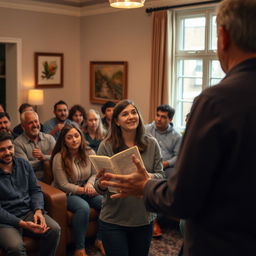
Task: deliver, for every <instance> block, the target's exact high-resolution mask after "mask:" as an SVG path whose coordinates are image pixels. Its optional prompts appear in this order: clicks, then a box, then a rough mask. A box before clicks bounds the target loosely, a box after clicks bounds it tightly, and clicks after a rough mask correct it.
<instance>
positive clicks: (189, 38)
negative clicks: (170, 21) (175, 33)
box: [181, 17, 205, 51]
mask: <svg viewBox="0 0 256 256" xmlns="http://www.w3.org/2000/svg"><path fill="white" fill-rule="evenodd" d="M181 31H183V37H181V38H182V42H183V43H182V44H181V45H182V47H181V50H184V51H191V50H204V48H205V17H200V18H186V19H183V21H182V29H181Z"/></svg>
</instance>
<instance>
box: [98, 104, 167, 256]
mask: <svg viewBox="0 0 256 256" xmlns="http://www.w3.org/2000/svg"><path fill="white" fill-rule="evenodd" d="M135 145H137V146H138V148H139V150H140V153H141V157H142V159H143V162H144V165H145V168H146V169H147V171H148V173H149V175H150V176H152V177H153V178H163V173H164V172H163V166H162V159H161V155H160V149H159V146H158V144H157V142H156V140H155V139H154V138H153V137H152V136H149V135H146V134H145V129H144V124H143V121H142V118H141V115H140V113H139V111H138V109H137V107H136V106H135V104H134V103H133V102H132V101H130V100H123V101H121V102H119V103H118V104H117V105H116V106H115V108H114V112H113V118H112V123H111V128H110V133H109V134H108V136H107V138H106V139H104V140H103V141H102V142H101V144H100V146H99V149H98V155H106V156H112V155H114V154H115V153H118V152H120V151H122V150H124V149H127V148H129V147H132V146H135ZM97 171H98V175H97V179H96V182H95V188H96V190H97V191H98V192H99V193H100V194H102V195H103V196H104V198H103V202H104V203H103V205H102V209H101V213H100V231H101V234H102V242H103V245H104V248H105V250H106V254H107V255H108V256H120V255H122V256H147V255H148V251H149V247H150V242H151V237H152V222H153V220H154V219H155V217H156V214H153V213H150V212H148V211H147V210H146V208H145V206H144V203H143V199H141V198H135V197H127V198H118V199H111V198H110V196H111V193H110V192H109V190H108V188H107V187H105V186H103V185H102V184H101V181H102V179H103V174H104V170H97Z"/></svg>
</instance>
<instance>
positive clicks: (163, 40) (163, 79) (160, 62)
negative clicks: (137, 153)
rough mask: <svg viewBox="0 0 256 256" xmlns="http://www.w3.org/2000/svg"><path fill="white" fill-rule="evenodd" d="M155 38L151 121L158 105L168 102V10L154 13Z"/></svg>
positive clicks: (152, 59)
mask: <svg viewBox="0 0 256 256" xmlns="http://www.w3.org/2000/svg"><path fill="white" fill-rule="evenodd" d="M153 15H154V16H153V38H152V58H151V90H150V108H149V121H150V122H151V121H152V120H153V119H154V117H155V114H156V107H157V106H159V105H161V104H168V101H169V88H168V62H169V60H168V57H169V56H168V11H157V12H154V13H153Z"/></svg>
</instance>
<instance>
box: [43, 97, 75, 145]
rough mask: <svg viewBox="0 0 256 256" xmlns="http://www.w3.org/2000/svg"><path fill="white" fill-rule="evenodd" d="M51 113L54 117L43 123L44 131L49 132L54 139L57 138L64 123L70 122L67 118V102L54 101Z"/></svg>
mask: <svg viewBox="0 0 256 256" xmlns="http://www.w3.org/2000/svg"><path fill="white" fill-rule="evenodd" d="M53 113H54V115H55V117H53V118H51V119H49V120H48V121H46V122H45V123H44V132H45V133H48V134H51V135H52V136H53V137H54V138H55V140H57V139H58V137H59V135H60V132H61V129H62V128H63V127H64V125H65V124H67V123H71V121H70V120H69V119H68V113H69V112H68V105H67V103H66V102H65V101H63V100H60V101H58V102H57V103H55V104H54V107H53Z"/></svg>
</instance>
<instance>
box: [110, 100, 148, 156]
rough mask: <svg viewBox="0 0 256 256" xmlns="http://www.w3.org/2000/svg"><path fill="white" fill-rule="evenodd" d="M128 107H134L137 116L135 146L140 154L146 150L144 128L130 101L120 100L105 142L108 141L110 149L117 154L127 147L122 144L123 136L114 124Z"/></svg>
mask: <svg viewBox="0 0 256 256" xmlns="http://www.w3.org/2000/svg"><path fill="white" fill-rule="evenodd" d="M128 105H132V106H133V107H135V109H136V111H137V113H138V116H139V124H138V127H137V130H136V136H135V145H137V146H138V148H139V150H140V151H141V152H143V151H144V150H145V149H146V148H147V144H148V143H147V141H146V136H145V127H144V123H143V119H142V117H141V114H140V112H139V110H138V109H137V107H136V106H135V104H134V102H132V101H131V100H122V101H120V102H119V103H118V104H117V105H116V106H115V108H114V112H113V117H112V121H111V127H110V132H109V134H108V136H107V138H106V141H110V142H111V143H112V149H113V152H114V153H117V152H119V151H121V150H124V149H126V148H127V146H126V145H125V143H124V139H123V136H122V130H121V128H120V127H119V126H118V125H117V124H116V121H117V120H118V116H119V114H120V113H121V112H122V111H123V110H124V109H125V108H126V107H127V106H128Z"/></svg>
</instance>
